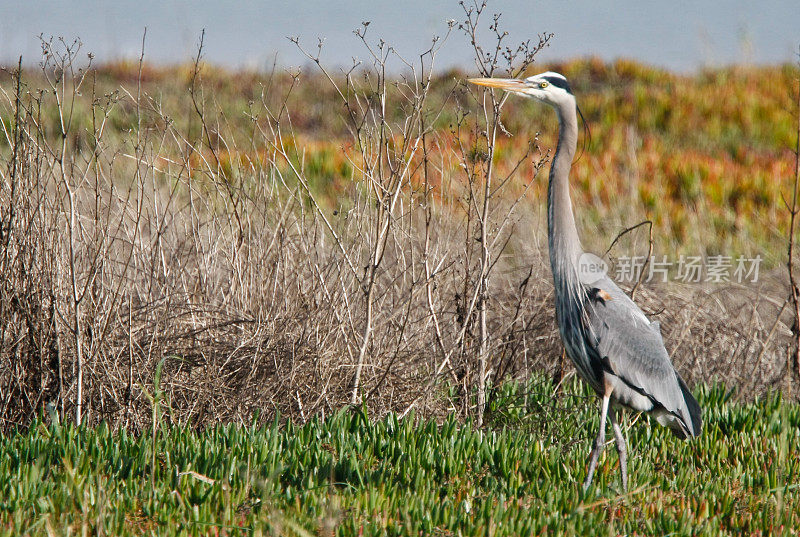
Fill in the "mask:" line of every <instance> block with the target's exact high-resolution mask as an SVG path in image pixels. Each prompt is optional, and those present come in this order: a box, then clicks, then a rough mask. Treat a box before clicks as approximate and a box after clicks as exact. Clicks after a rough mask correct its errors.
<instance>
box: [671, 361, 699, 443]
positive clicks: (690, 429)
mask: <svg viewBox="0 0 800 537" xmlns="http://www.w3.org/2000/svg"><path fill="white" fill-rule="evenodd" d="M677 376H678V385H679V386H680V387H681V393H682V394H683V400H684V401H685V402H686V409H687V410H688V411H689V415H688V416H686V414H685V413H682V414H684V415H683V416H679V417H678V419H677V420H675V421H674V422H673V424H672V426H671V427H670V430H671V431H672V432H673V433H674V434H675V436H677V437H678V438H688V437H693V436H700V431H701V430H702V428H703V418H702V414H703V411H702V410H700V405H699V404H698V403H697V399H695V398H694V395H692V392H691V391H689V387H688V386H687V385H686V383H685V382H683V379H682V378H681V376H680V375H677ZM687 417H688V418H689V419H688V420H687V419H686V418H687Z"/></svg>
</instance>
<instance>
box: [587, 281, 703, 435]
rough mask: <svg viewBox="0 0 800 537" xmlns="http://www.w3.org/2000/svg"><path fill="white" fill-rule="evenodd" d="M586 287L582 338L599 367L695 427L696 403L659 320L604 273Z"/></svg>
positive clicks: (688, 428) (693, 429)
mask: <svg viewBox="0 0 800 537" xmlns="http://www.w3.org/2000/svg"><path fill="white" fill-rule="evenodd" d="M592 287H593V289H591V290H590V291H589V293H588V295H589V299H588V301H587V302H588V303H587V307H586V312H587V320H588V324H589V340H590V341H589V342H588V343H589V345H590V346H591V347H592V348H594V349H595V351H596V352H597V354H598V357H599V359H600V361H601V364H602V367H604V368H607V369H608V370H610V372H611V373H613V374H614V375H616V376H617V377H619V378H620V379H621V380H622V381H623V382H624V383H625V384H626V385H627V386H629V387H630V388H632V389H633V390H635V391H637V392H638V393H640V394H642V395H645V396H646V397H647V398H649V399H650V400H651V401H652V402H653V403H654V406H655V407H662V408H663V409H664V410H666V411H667V412H669V413H671V414H673V415H674V416H675V417H677V418H679V419H680V421H681V422H683V423H682V424H681V425H682V426H683V427H684V428H685V429H686V432H687V433H688V434H690V435H692V436H694V435H695V434H697V433H699V432H700V431H699V419H700V418H699V406H698V405H697V402H696V401H695V400H694V398H693V397H692V395H691V393H689V392H688V389H685V388H684V387H685V384H683V381H682V380H681V379H680V377H679V376H678V374H677V372H676V371H675V368H674V367H673V366H672V362H671V361H670V359H669V355H668V354H667V349H666V348H665V347H664V341H663V340H662V339H661V329H660V326H659V323H658V322H652V323H651V322H650V320H649V319H648V318H647V317H646V316H645V314H644V313H643V312H642V310H641V309H639V307H638V306H637V305H636V304H635V303H634V302H633V301H632V300H631V299H630V298H629V297H628V295H627V294H625V293H624V292H623V291H622V290H621V289H620V288H619V287H618V286H617V285H616V284H615V283H614V282H613V281H611V280H610V279H608V278H603V279H602V280H600V281H598V282H596V283H595V284H594V285H593V286H592ZM594 289H598V291H594ZM687 398H688V399H690V400H691V401H687ZM695 408H696V410H697V416H696V419H695V416H694V415H693V414H694V412H693V410H694V409H695ZM695 423H696V424H697V427H695V426H694V425H695Z"/></svg>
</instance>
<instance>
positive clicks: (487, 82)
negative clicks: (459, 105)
mask: <svg viewBox="0 0 800 537" xmlns="http://www.w3.org/2000/svg"><path fill="white" fill-rule="evenodd" d="M467 82H469V83H471V84H477V85H478V86H486V87H489V88H498V89H502V90H506V91H522V90H523V89H525V88H526V87H527V86H526V85H525V82H524V81H522V80H517V79H515V78H468V79H467Z"/></svg>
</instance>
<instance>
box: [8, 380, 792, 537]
mask: <svg viewBox="0 0 800 537" xmlns="http://www.w3.org/2000/svg"><path fill="white" fill-rule="evenodd" d="M551 394H552V389H551V387H550V386H549V385H548V384H547V383H539V384H535V385H530V386H529V387H526V388H523V387H522V386H519V385H508V386H504V387H502V388H501V389H500V390H499V391H498V392H497V393H495V398H494V403H493V412H492V414H491V416H492V417H491V424H492V425H491V428H489V429H485V430H478V429H476V428H475V427H473V426H471V425H470V424H460V423H458V422H456V421H455V420H448V421H446V422H444V423H443V424H439V425H437V424H435V423H432V422H418V420H415V419H413V418H412V419H405V420H398V419H397V418H396V417H394V416H388V417H386V418H385V419H382V420H370V419H368V418H365V417H364V416H363V414H362V413H361V412H352V411H349V410H345V411H342V412H340V413H338V414H336V415H334V416H330V417H328V418H327V419H325V420H322V419H314V420H312V421H310V422H309V423H307V424H305V425H303V426H298V425H292V424H290V423H280V422H278V421H276V422H275V423H273V424H272V425H271V426H266V427H256V426H246V427H245V426H238V425H225V426H218V427H215V428H213V429H209V430H207V431H204V432H197V431H191V430H188V429H183V428H181V427H177V426H175V427H172V428H169V429H166V430H162V431H159V432H158V434H156V435H151V434H144V435H141V436H140V437H132V436H130V435H128V434H126V433H125V432H124V431H120V432H111V431H109V430H108V428H106V427H104V426H100V427H97V428H94V429H76V428H74V427H73V426H72V425H66V426H58V425H50V426H45V425H44V424H43V423H41V422H36V423H35V424H34V425H33V426H31V427H30V428H29V429H28V430H27V431H24V432H19V433H17V434H13V435H9V436H4V437H2V438H0V535H47V534H55V535H67V534H70V533H73V534H80V533H81V532H82V531H84V530H86V531H88V532H90V533H91V534H110V535H138V534H150V533H152V534H159V535H184V534H188V535H250V534H253V535H258V534H261V535H269V534H289V535H292V534H294V535H306V534H311V535H316V534H323V535H325V534H335V535H343V536H344V535H386V534H388V535H528V534H540V533H553V532H559V533H564V534H578V535H589V534H602V535H607V534H611V535H613V534H628V535H631V534H639V535H643V534H648V535H666V534H674V535H717V534H737V535H738V534H741V533H742V532H745V533H751V534H752V533H758V532H764V533H766V534H776V533H779V532H781V531H784V532H786V533H787V534H791V531H795V532H796V531H797V530H796V528H798V527H800V499H799V498H800V488H799V487H800V461H799V460H798V453H800V406H798V405H797V404H787V403H784V402H782V401H781V400H780V398H778V397H775V398H771V399H769V400H762V401H758V402H755V403H752V404H739V403H733V402H730V401H729V400H728V396H727V394H726V393H725V391H724V389H722V388H719V387H717V388H713V389H705V388H704V389H701V390H700V391H699V394H698V395H699V399H700V402H701V404H702V405H703V407H704V412H705V413H704V417H705V430H704V431H703V434H702V436H701V437H700V438H699V439H697V440H695V441H693V442H682V441H679V440H677V439H675V438H673V437H672V436H671V435H670V434H669V433H668V432H667V431H666V430H665V429H664V428H661V427H659V426H657V425H655V424H651V423H650V422H649V421H648V420H647V419H645V418H642V419H640V420H638V422H636V423H635V424H633V425H630V423H631V421H632V419H631V418H628V419H627V422H626V423H627V424H628V426H626V434H627V437H628V442H629V447H630V454H631V455H630V472H631V490H630V492H629V493H628V494H627V495H625V494H622V492H621V490H620V481H619V473H618V459H617V455H616V452H615V450H614V449H613V448H612V447H610V448H609V449H607V450H606V453H605V455H604V457H603V458H602V459H601V464H600V465H599V468H598V472H597V474H596V478H595V484H594V485H593V487H592V488H591V489H590V490H589V491H588V493H587V494H584V493H582V491H581V487H580V482H581V480H582V479H583V478H584V476H585V458H586V455H587V453H588V451H589V440H588V437H589V435H590V429H592V431H591V432H592V433H593V432H594V431H593V429H594V427H596V413H597V405H596V401H595V400H594V399H593V398H592V397H589V394H588V393H587V392H585V391H583V390H582V389H581V387H580V385H577V384H576V385H571V386H568V387H567V391H566V393H565V394H563V395H560V396H559V397H557V398H553V397H551ZM153 438H155V455H156V457H155V460H156V464H155V467H153V466H152V465H151V461H152V460H153V458H152V457H153V449H154V445H153ZM151 480H152V483H153V484H154V486H151Z"/></svg>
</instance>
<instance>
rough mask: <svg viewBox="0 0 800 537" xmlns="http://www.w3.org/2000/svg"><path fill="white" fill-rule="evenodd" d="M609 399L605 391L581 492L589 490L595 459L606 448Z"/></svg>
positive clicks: (595, 463)
mask: <svg viewBox="0 0 800 537" xmlns="http://www.w3.org/2000/svg"><path fill="white" fill-rule="evenodd" d="M610 398H611V390H606V393H605V394H604V395H603V402H602V404H601V405H600V430H599V431H598V432H597V438H595V440H594V448H593V449H592V454H591V455H590V456H589V473H588V475H587V476H586V481H584V482H583V490H584V491H586V490H588V489H589V485H591V484H592V476H594V469H595V467H596V466H597V459H599V458H600V454H601V453H602V452H603V448H604V447H605V446H606V415H607V414H608V401H609V399H610Z"/></svg>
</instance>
